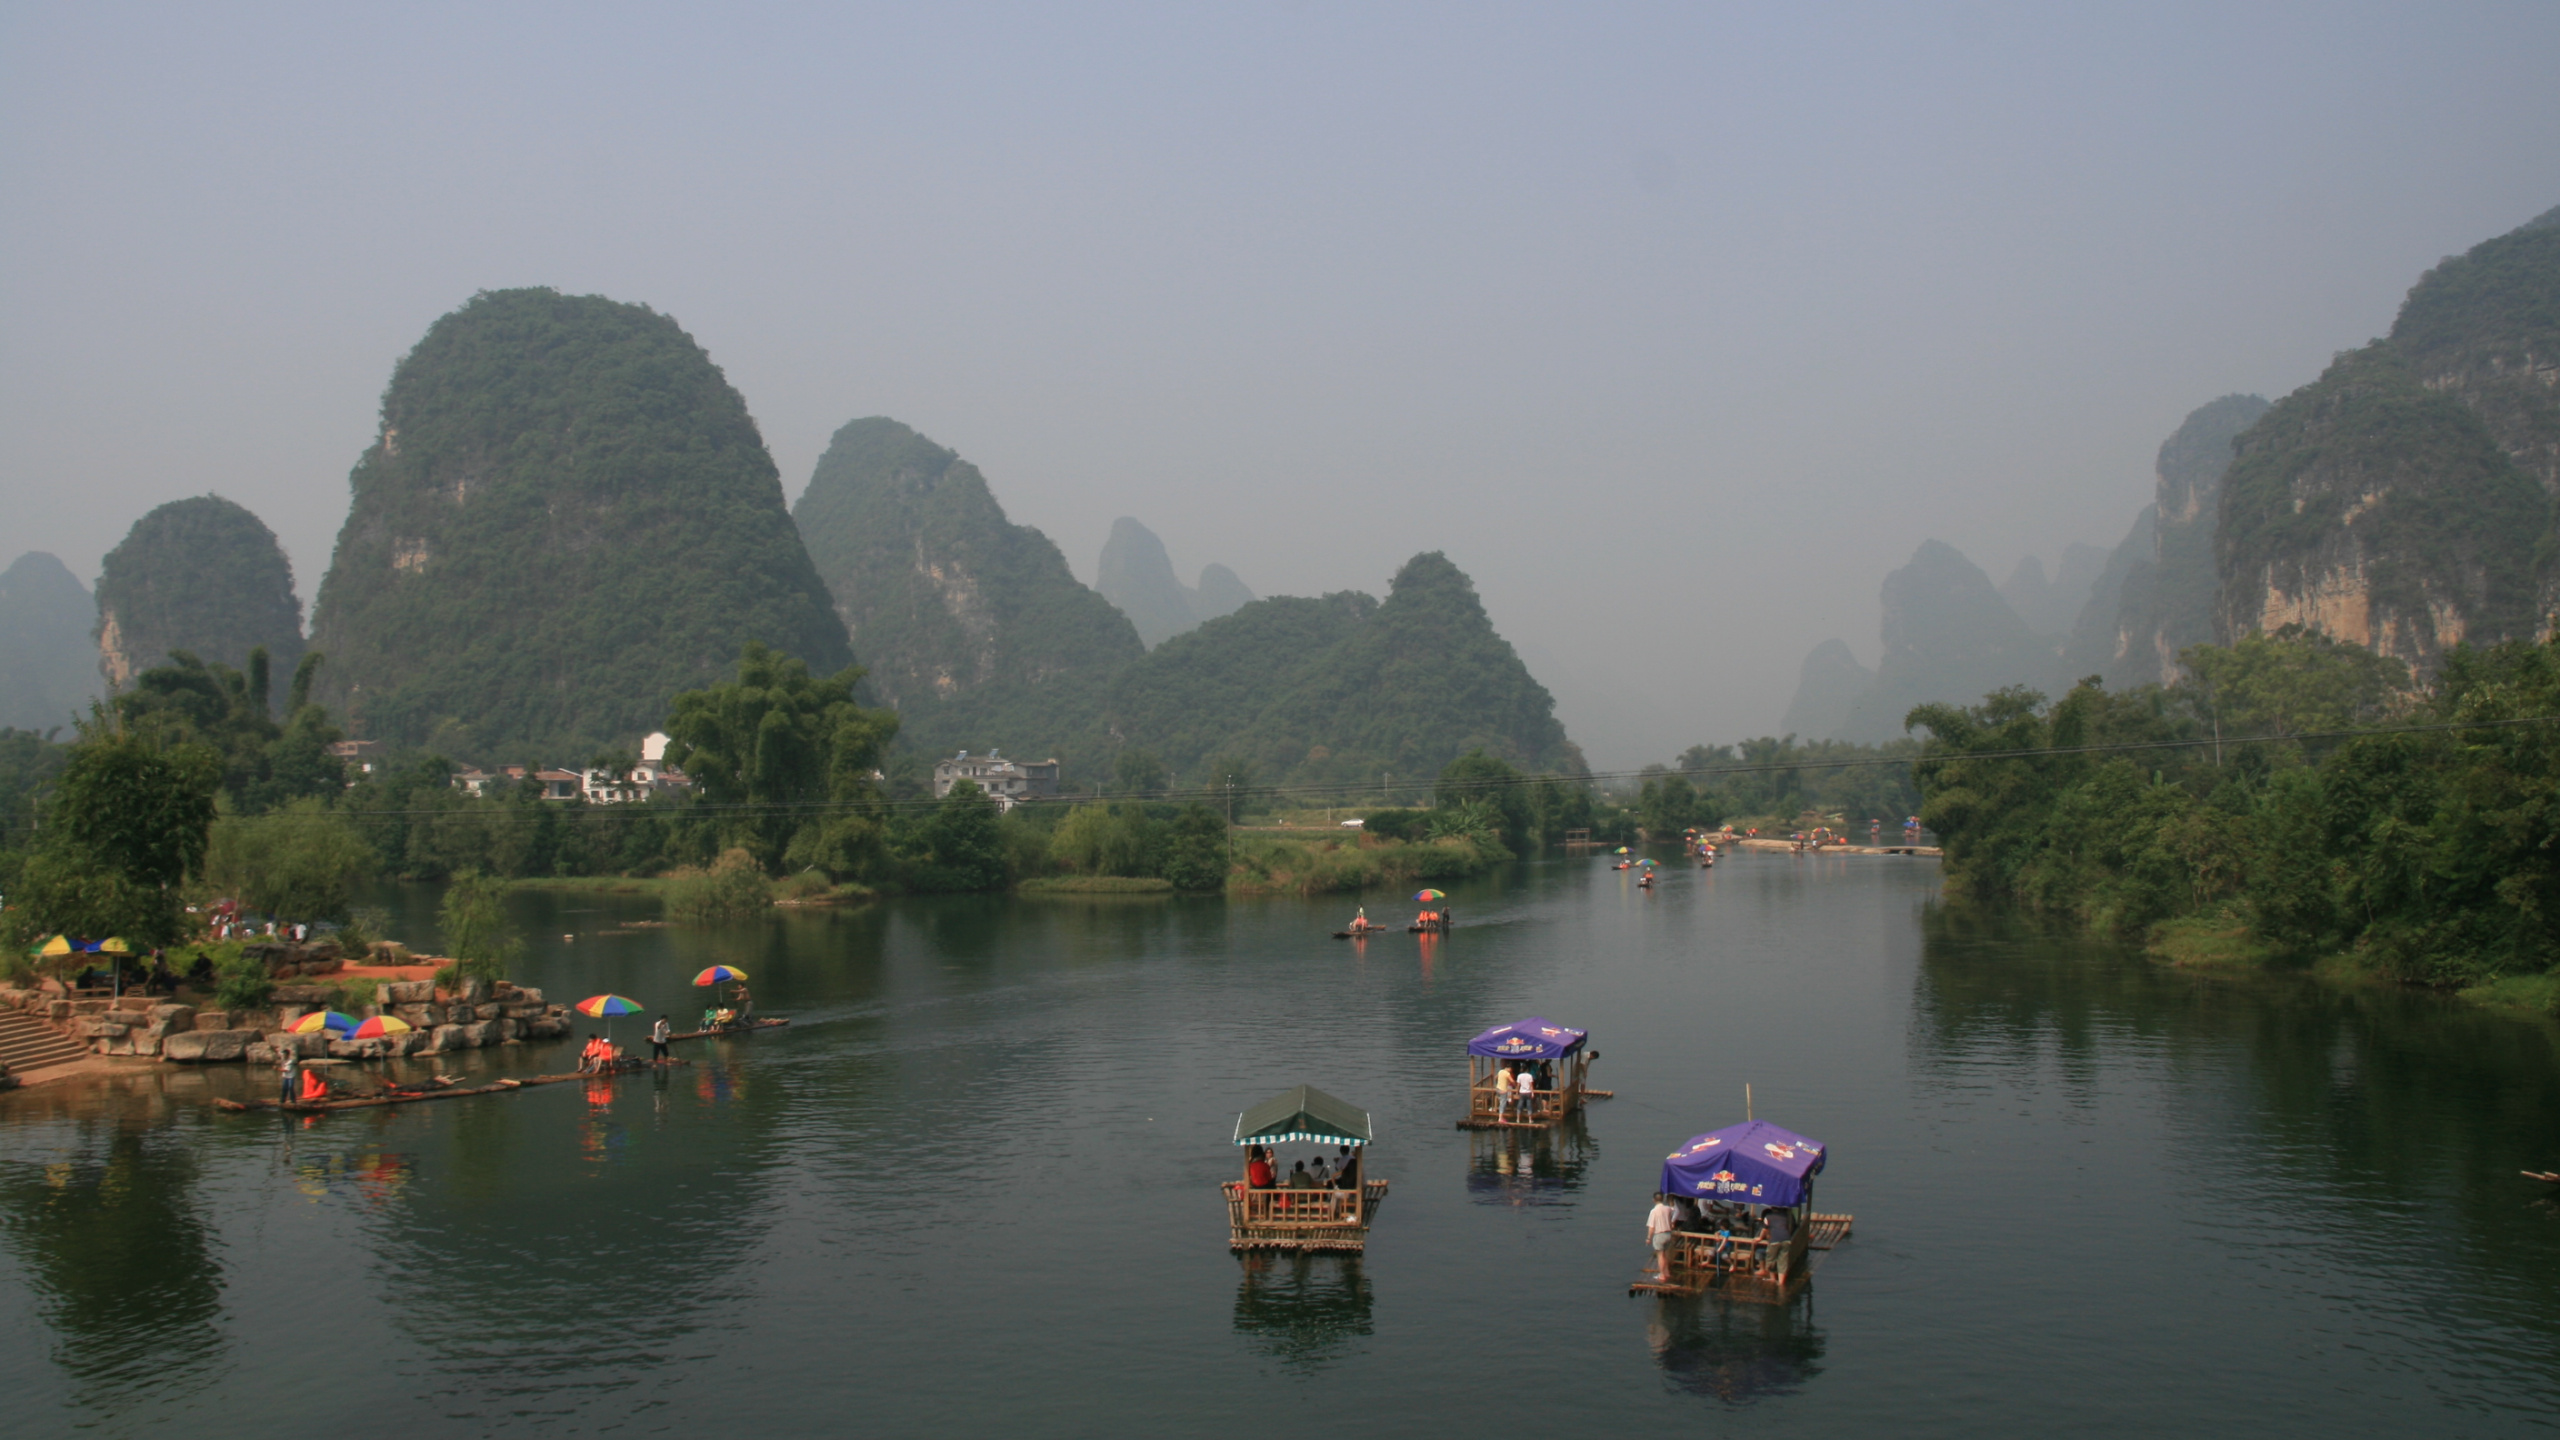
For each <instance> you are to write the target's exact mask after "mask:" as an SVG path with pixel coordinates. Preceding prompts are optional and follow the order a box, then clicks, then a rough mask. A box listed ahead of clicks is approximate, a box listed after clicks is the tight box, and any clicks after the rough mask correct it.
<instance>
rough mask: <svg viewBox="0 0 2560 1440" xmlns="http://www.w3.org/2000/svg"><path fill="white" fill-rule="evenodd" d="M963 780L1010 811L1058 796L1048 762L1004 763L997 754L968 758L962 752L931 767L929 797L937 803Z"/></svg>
mask: <svg viewBox="0 0 2560 1440" xmlns="http://www.w3.org/2000/svg"><path fill="white" fill-rule="evenodd" d="M962 780H967V781H971V782H973V783H974V784H976V785H977V787H978V788H979V789H981V790H984V791H985V792H987V793H988V794H989V795H992V796H994V797H995V801H996V804H997V805H998V806H1000V807H1002V808H1004V809H1007V810H1010V809H1012V808H1013V807H1014V806H1016V805H1019V804H1022V803H1023V802H1025V801H1028V800H1038V799H1042V798H1045V797H1047V796H1051V795H1055V794H1057V793H1058V762H1057V761H1056V759H1054V758H1052V759H1048V760H1027V761H1014V760H1007V759H1005V758H1004V756H1003V754H1002V753H1001V752H999V751H995V750H990V751H988V752H987V753H986V754H984V755H972V754H970V753H969V752H968V751H966V750H963V751H961V752H960V753H959V754H957V755H955V756H953V757H952V758H950V759H948V760H937V761H935V762H934V765H933V798H935V799H936V800H939V799H941V798H943V797H944V796H946V795H949V794H950V793H951V787H952V786H953V785H954V784H956V783H958V782H959V781H962Z"/></svg>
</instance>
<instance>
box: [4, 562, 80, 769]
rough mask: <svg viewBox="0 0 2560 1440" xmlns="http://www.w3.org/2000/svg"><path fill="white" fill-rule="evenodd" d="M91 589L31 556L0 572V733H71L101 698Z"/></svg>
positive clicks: (65, 571) (66, 570)
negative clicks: (56, 730) (62, 730)
mask: <svg viewBox="0 0 2560 1440" xmlns="http://www.w3.org/2000/svg"><path fill="white" fill-rule="evenodd" d="M97 616H98V610H97V601H96V600H94V599H93V598H91V596H90V594H89V587H88V586H86V585H83V584H81V583H80V577H79V576H77V575H74V574H72V573H71V571H70V569H69V567H67V566H65V565H64V564H63V563H62V562H61V561H60V560H58V559H55V558H54V557H53V556H51V555H48V554H46V553H45V552H44V551H41V550H30V551H28V552H27V553H26V554H24V555H21V556H19V557H18V558H17V559H16V560H15V561H12V562H11V563H10V566H9V568H8V569H7V570H0V728H14V729H20V730H50V729H53V728H54V727H56V726H61V725H69V724H70V723H71V721H72V719H73V717H75V716H78V715H81V714H84V713H85V712H86V711H87V710H88V708H89V702H90V701H92V700H95V699H96V698H98V695H99V694H100V693H101V689H102V687H101V685H100V683H99V682H100V677H99V674H98V651H97V647H96V644H95V642H94V641H92V640H91V638H90V627H91V626H92V625H93V624H95V623H96V621H97Z"/></svg>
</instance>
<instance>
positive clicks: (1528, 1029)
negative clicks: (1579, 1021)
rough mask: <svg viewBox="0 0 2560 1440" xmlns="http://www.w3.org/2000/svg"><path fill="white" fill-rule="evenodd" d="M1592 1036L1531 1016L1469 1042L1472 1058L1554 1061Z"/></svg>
mask: <svg viewBox="0 0 2560 1440" xmlns="http://www.w3.org/2000/svg"><path fill="white" fill-rule="evenodd" d="M1590 1038H1591V1037H1590V1035H1589V1034H1588V1033H1587V1032H1585V1031H1581V1030H1569V1029H1567V1028H1565V1027H1564V1026H1562V1025H1558V1024H1557V1023H1555V1022H1554V1021H1552V1020H1541V1019H1539V1018H1538V1017H1537V1016H1535V1015H1532V1016H1530V1017H1529V1018H1528V1019H1526V1020H1514V1021H1512V1022H1511V1023H1510V1024H1508V1025H1496V1026H1494V1027H1493V1028H1492V1029H1490V1030H1487V1031H1486V1032H1484V1033H1483V1034H1481V1035H1479V1036H1477V1037H1476V1038H1474V1039H1473V1040H1470V1041H1468V1042H1467V1053H1468V1054H1470V1055H1490V1056H1493V1057H1494V1058H1495V1059H1497V1060H1553V1059H1556V1058H1557V1057H1559V1056H1564V1055H1570V1054H1572V1053H1573V1052H1574V1051H1576V1050H1579V1049H1581V1048H1582V1042H1583V1041H1585V1040H1588V1039H1590Z"/></svg>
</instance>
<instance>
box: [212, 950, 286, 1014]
mask: <svg viewBox="0 0 2560 1440" xmlns="http://www.w3.org/2000/svg"><path fill="white" fill-rule="evenodd" d="M275 988H276V987H275V982H274V981H272V980H270V979H268V978H267V962H265V961H264V960H259V959H256V958H254V957H252V956H250V955H248V954H245V953H244V952H243V951H242V949H241V945H240V942H239V941H237V940H226V941H224V942H223V943H222V944H220V945H217V946H215V947H214V949H213V1003H214V1004H215V1005H216V1006H217V1007H219V1008H221V1009H224V1010H257V1009H261V1008H263V1007H264V1006H265V1005H266V1003H267V998H268V997H269V996H271V995H273V994H274V993H275Z"/></svg>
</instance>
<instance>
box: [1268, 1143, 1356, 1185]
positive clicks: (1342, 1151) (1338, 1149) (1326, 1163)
mask: <svg viewBox="0 0 2560 1440" xmlns="http://www.w3.org/2000/svg"><path fill="white" fill-rule="evenodd" d="M1334 1152H1335V1153H1334V1156H1333V1158H1332V1159H1330V1160H1328V1159H1326V1158H1325V1153H1324V1151H1322V1150H1318V1151H1316V1154H1315V1158H1314V1159H1313V1160H1301V1161H1299V1162H1297V1163H1296V1164H1295V1165H1293V1166H1291V1167H1290V1168H1289V1173H1287V1174H1285V1175H1283V1174H1282V1173H1280V1160H1279V1155H1278V1152H1276V1151H1274V1150H1273V1149H1272V1148H1271V1147H1270V1146H1268V1145H1248V1146H1246V1147H1245V1152H1244V1183H1245V1188H1246V1189H1248V1190H1357V1189H1359V1188H1360V1152H1359V1151H1357V1150H1354V1149H1352V1148H1351V1147H1350V1146H1348V1145H1337V1146H1335V1147H1334Z"/></svg>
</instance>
